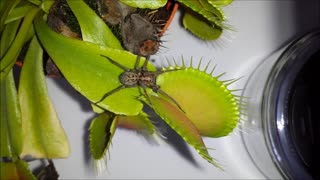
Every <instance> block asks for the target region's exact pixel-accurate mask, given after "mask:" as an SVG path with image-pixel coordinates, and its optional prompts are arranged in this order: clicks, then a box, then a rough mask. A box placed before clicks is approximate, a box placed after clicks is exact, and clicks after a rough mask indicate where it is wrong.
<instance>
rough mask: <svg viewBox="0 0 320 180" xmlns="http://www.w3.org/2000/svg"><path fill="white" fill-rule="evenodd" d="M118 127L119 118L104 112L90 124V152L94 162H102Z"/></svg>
mask: <svg viewBox="0 0 320 180" xmlns="http://www.w3.org/2000/svg"><path fill="white" fill-rule="evenodd" d="M116 127H117V118H115V115H114V114H113V113H110V112H107V111H106V112H104V113H102V114H100V115H99V116H98V117H96V118H94V119H93V120H92V122H91V124H90V129H89V130H90V137H89V139H90V151H91V155H92V157H93V159H94V160H100V159H102V158H103V157H104V155H105V153H106V152H107V150H108V148H109V146H110V144H111V140H112V137H113V135H114V133H115V130H116Z"/></svg>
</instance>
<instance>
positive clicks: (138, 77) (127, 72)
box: [95, 55, 183, 111]
mask: <svg viewBox="0 0 320 180" xmlns="http://www.w3.org/2000/svg"><path fill="white" fill-rule="evenodd" d="M101 56H103V55H101ZM103 57H105V58H107V59H108V60H109V61H110V62H111V63H112V64H114V65H116V66H118V67H119V68H121V69H123V70H124V72H123V73H122V74H121V75H120V77H119V80H120V82H121V85H120V86H118V87H117V88H115V89H113V90H111V91H109V92H108V93H106V94H105V95H104V96H103V97H102V98H101V99H100V100H99V101H98V102H96V103H95V104H97V103H99V102H101V101H103V100H104V99H105V98H107V97H108V96H110V95H111V94H113V93H115V92H117V91H119V90H121V89H124V88H131V87H142V89H143V91H144V95H145V97H146V98H147V100H148V102H149V103H150V104H151V102H150V100H149V96H148V94H147V91H146V88H150V89H152V91H153V92H155V93H160V94H162V95H165V96H166V97H167V98H169V99H170V100H171V101H172V102H173V103H174V104H176V105H177V106H178V107H179V108H180V109H181V110H182V108H181V106H180V105H179V104H178V103H177V102H176V101H175V100H174V99H173V98H172V97H170V96H169V95H168V94H167V93H165V92H164V91H162V90H161V89H160V86H158V85H157V84H156V79H157V76H158V75H159V74H162V73H164V72H169V71H175V70H176V69H172V70H166V71H148V70H147V64H148V62H149V59H146V60H145V62H144V64H143V66H142V67H141V68H140V67H139V63H140V56H138V58H137V61H136V64H135V68H134V69H129V68H127V67H125V66H123V65H121V64H119V63H118V62H116V61H113V60H112V59H110V58H108V57H106V56H103ZM182 111H183V110H182Z"/></svg>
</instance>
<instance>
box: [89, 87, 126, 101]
mask: <svg viewBox="0 0 320 180" xmlns="http://www.w3.org/2000/svg"><path fill="white" fill-rule="evenodd" d="M123 88H126V86H125V85H120V86H118V87H116V88H115V89H113V90H111V91H109V92H108V93H106V94H105V95H103V97H102V98H101V99H100V100H99V101H97V102H95V103H94V104H98V103H100V102H101V101H103V100H104V99H105V98H107V97H108V96H110V95H111V94H113V93H115V92H118V91H120V90H121V89H123Z"/></svg>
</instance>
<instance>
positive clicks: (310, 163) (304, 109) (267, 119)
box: [241, 30, 320, 179]
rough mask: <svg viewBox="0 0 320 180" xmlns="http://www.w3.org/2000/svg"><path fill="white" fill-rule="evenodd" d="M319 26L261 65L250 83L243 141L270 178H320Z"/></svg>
mask: <svg viewBox="0 0 320 180" xmlns="http://www.w3.org/2000/svg"><path fill="white" fill-rule="evenodd" d="M319 72H320V30H315V31H313V32H310V33H307V34H306V35H304V36H302V37H300V38H298V39H297V40H295V41H293V42H291V43H290V44H289V45H286V46H285V47H283V48H281V49H280V50H278V51H277V52H275V53H273V54H272V55H271V56H270V57H268V58H267V59H265V60H264V61H263V62H262V63H260V64H259V65H258V67H257V68H256V69H255V71H254V72H253V73H252V75H251V76H250V78H249V80H248V82H247V83H246V85H245V89H244V91H243V94H242V96H243V97H242V101H243V102H245V104H246V107H245V110H244V111H245V113H244V114H246V115H245V116H244V117H243V119H246V120H245V121H244V122H243V124H242V128H243V133H242V135H241V136H242V140H243V142H244V144H245V147H246V150H247V152H248V154H249V156H250V158H251V160H252V161H253V162H254V164H255V165H256V167H257V168H258V169H259V171H260V172H261V173H262V174H263V175H264V176H265V177H266V178H268V179H279V178H284V179H320V169H319V164H318V163H320V158H319V157H320V156H319V154H320V149H319V145H320V116H318V114H317V111H320V105H319V103H320V91H319V90H318V88H317V87H316V85H317V84H319V82H320V80H319V78H320V75H319V74H320V73H319Z"/></svg>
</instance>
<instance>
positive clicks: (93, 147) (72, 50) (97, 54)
mask: <svg viewBox="0 0 320 180" xmlns="http://www.w3.org/2000/svg"><path fill="white" fill-rule="evenodd" d="M66 2H67V3H68V5H69V6H70V9H71V11H72V12H73V14H74V16H75V17H76V20H77V23H78V24H79V30H80V36H79V35H77V34H74V33H71V35H70V33H65V32H66V31H59V30H60V28H61V27H63V25H61V26H59V29H58V30H57V29H55V31H54V30H53V29H52V22H53V24H55V23H58V24H59V23H61V22H59V20H53V21H52V19H51V20H50V16H47V15H46V13H45V12H49V8H48V9H45V11H43V12H42V11H41V8H46V7H51V6H49V5H48V4H45V3H44V4H41V5H42V6H39V7H37V6H35V7H33V5H32V6H31V7H29V6H28V8H29V9H31V10H30V12H29V14H28V13H27V15H26V17H25V19H26V20H28V22H26V23H29V24H27V25H29V26H27V25H26V26H27V27H25V26H22V27H23V28H28V27H29V28H30V27H31V25H33V28H34V31H30V33H25V34H24V35H25V36H26V37H27V35H28V37H29V40H31V39H32V40H31V41H26V42H29V46H28V47H27V48H26V49H27V50H26V55H25V62H24V65H23V66H22V73H21V77H20V85H19V90H18V94H16V96H14V97H15V98H14V99H15V101H14V102H16V103H17V104H19V103H20V106H21V107H23V108H19V107H18V106H16V107H15V108H16V109H18V110H19V111H16V112H18V114H19V115H17V118H16V119H19V118H20V119H22V120H21V125H19V126H18V127H16V128H15V129H18V130H21V132H22V133H24V136H22V133H16V134H15V137H16V139H15V140H14V141H17V142H19V143H18V144H20V145H19V146H15V145H13V144H11V145H10V144H9V145H8V146H10V149H11V150H10V151H13V152H14V153H4V154H3V153H2V154H1V157H3V156H6V157H7V156H8V157H10V159H11V160H10V163H13V164H14V165H15V166H16V168H21V167H22V168H23V169H25V168H26V167H25V165H23V166H19V165H18V164H19V163H20V161H21V160H20V158H23V157H26V156H32V157H33V158H47V159H54V158H65V157H67V156H68V155H69V153H70V151H69V144H68V140H67V137H66V136H65V133H64V132H63V128H62V127H61V125H60V123H59V121H58V119H57V116H56V114H55V113H54V110H53V106H52V103H51V102H50V99H49V98H48V95H47V93H43V92H46V88H45V81H44V75H43V73H42V67H43V65H42V63H43V62H42V60H43V57H45V56H43V55H44V54H47V55H48V56H49V57H50V59H52V61H53V62H54V64H55V65H56V66H57V67H58V69H59V71H60V72H61V74H62V75H63V77H64V78H65V79H66V80H67V81H68V82H69V83H70V84H71V85H72V86H73V87H74V88H75V89H76V90H77V91H78V92H79V93H81V94H82V95H83V96H84V97H86V98H87V99H88V100H89V101H90V102H91V103H92V107H93V110H94V111H95V112H96V113H97V116H96V118H94V119H93V120H92V122H91V125H90V129H89V131H90V137H89V139H90V152H91V155H92V158H93V159H94V160H96V161H97V162H100V163H101V162H104V160H105V159H104V157H105V154H106V152H107V150H108V148H109V145H110V143H111V140H112V137H113V135H114V134H115V131H116V129H117V127H127V128H130V129H134V130H137V131H141V132H143V133H145V134H147V135H150V136H156V135H157V132H158V130H157V127H155V126H154V124H153V123H152V119H151V120H150V119H149V116H148V112H144V107H145V106H148V107H150V108H151V109H152V110H153V111H154V112H155V113H156V114H157V115H158V116H159V117H161V119H163V121H164V122H166V123H167V124H168V125H169V126H170V127H171V128H172V129H173V130H174V131H176V132H177V134H178V135H180V136H181V137H182V139H183V140H185V141H186V142H187V143H188V144H189V145H190V146H192V147H193V148H194V149H195V150H196V151H197V152H198V153H199V154H200V155H201V156H202V157H203V158H204V159H205V160H207V161H208V162H210V163H211V164H213V165H215V166H216V167H218V168H222V167H220V166H219V164H218V163H217V162H216V160H215V159H214V158H212V157H211V156H210V155H209V153H208V148H207V147H206V146H205V144H204V142H203V140H202V136H205V137H213V138H217V137H222V136H226V135H228V134H229V133H231V132H232V131H233V129H234V128H235V127H236V126H237V124H238V120H239V114H240V104H239V101H238V98H239V97H238V96H236V95H235V94H233V93H234V91H233V90H230V89H229V88H228V86H229V85H230V84H232V82H234V80H227V81H222V80H220V79H219V78H220V77H221V76H219V75H218V76H214V75H213V74H214V68H213V69H209V64H208V65H206V66H205V68H204V69H200V66H201V64H200V63H199V66H196V67H193V66H192V63H190V64H185V61H184V60H183V59H181V61H180V62H181V63H180V65H178V63H175V62H173V63H171V64H169V65H168V67H163V68H162V69H160V70H159V69H156V68H155V67H154V66H153V65H152V64H151V63H149V62H148V61H147V60H148V58H147V60H146V58H144V57H141V56H140V55H145V54H139V52H149V50H150V49H149V48H146V47H149V46H148V45H149V44H148V43H149V42H150V41H149V40H150V39H149V40H147V41H142V42H143V43H142V44H141V43H136V44H138V48H136V45H134V44H133V45H132V44H127V48H128V49H129V50H130V48H131V47H132V49H133V51H135V50H137V52H134V53H136V54H139V56H136V55H134V54H132V53H131V52H128V51H126V50H123V48H122V45H123V42H122V43H121V42H120V41H119V40H118V39H119V37H117V36H115V33H114V32H112V30H111V29H110V28H109V27H108V26H107V25H106V23H105V22H104V21H103V20H102V19H101V18H100V17H99V16H98V15H97V14H96V13H95V12H94V11H93V10H92V9H90V8H89V7H88V5H87V4H86V3H84V2H83V1H80V0H79V1H72V0H67V1H66ZM46 5H47V6H46ZM50 5H51V4H50ZM21 6H23V5H21ZM13 7H14V6H13ZM28 8H27V9H28ZM49 15H50V14H49ZM133 17H134V18H132V19H138V21H140V20H139V19H141V18H140V17H138V18H137V16H133ZM51 18H52V17H51ZM49 20H50V22H49ZM127 20H128V19H127ZM120 21H125V19H121V18H120ZM142 21H143V20H142ZM13 22H14V21H13ZM90 22H94V23H91V24H90ZM9 23H11V21H8V24H9ZM50 23H51V24H50ZM48 24H49V25H50V27H49V25H48ZM145 25H146V26H149V24H148V23H147V22H146V23H145ZM12 26H14V24H13V25H12ZM18 27H19V26H16V31H18V30H19V29H18ZM157 27H159V26H158V25H157ZM161 27H162V26H161ZM5 28H8V29H9V28H12V27H9V26H6V27H5ZM65 28H66V27H65ZM66 29H68V28H66ZM154 30H155V33H154V32H153V33H151V34H150V36H148V37H151V40H152V42H158V41H159V39H158V38H159V37H158V35H160V34H161V31H160V33H159V31H158V29H157V28H154ZM57 31H58V32H60V34H59V33H57ZM6 33H7V31H3V34H2V36H1V38H3V37H4V35H5V34H6ZM61 34H63V35H61ZM73 35H74V36H73ZM120 35H121V34H120ZM67 36H69V37H67ZM70 36H72V37H70ZM80 37H81V38H80ZM140 38H141V37H140ZM120 39H121V38H120ZM2 42H3V41H2ZM26 42H25V43H26ZM145 42H146V43H147V44H145ZM151 44H152V43H151ZM15 47H16V46H15ZM21 47H22V45H21ZM153 47H154V46H153ZM155 47H156V48H155V50H157V48H158V44H156V46H155ZM8 48H9V46H8ZM10 48H11V47H10ZM10 48H9V50H8V51H7V52H8V53H11V52H13V51H14V50H10ZM13 48H14V47H13ZM153 50H154V49H153V48H151V54H153V53H154V51H153ZM16 53H19V51H17V52H16ZM146 55H147V56H149V55H150V54H146ZM1 56H2V57H3V59H2V61H1V63H2V64H1V65H3V66H1V68H2V69H1V78H2V79H5V80H4V81H2V84H1V87H2V88H7V89H8V88H9V89H10V88H11V90H12V91H15V90H14V89H15V87H14V86H13V85H12V83H3V82H12V76H11V75H10V74H11V73H12V72H11V68H12V66H13V64H14V62H15V60H16V59H14V58H13V59H12V62H13V63H12V62H11V61H7V59H9V58H7V56H6V55H1ZM10 57H12V55H11V56H10ZM30 59H31V60H30ZM32 59H33V60H34V61H32ZM7 62H8V63H7ZM41 73H42V74H41ZM35 82H37V83H36V86H34V84H35ZM39 82H40V83H39ZM8 84H10V85H8ZM30 87H33V88H34V89H35V90H39V93H40V92H41V93H42V94H43V96H34V95H33V92H30V91H29V90H28V88H30ZM2 92H4V91H2ZM5 92H9V91H7V90H6V91H5ZM13 94H14V93H13ZM1 97H3V96H2V95H1ZM6 97H7V96H6ZM7 100H8V101H9V100H10V99H7ZM40 102H41V103H40ZM39 104H44V105H45V106H44V107H40V109H43V111H42V113H39V107H38V106H39ZM1 107H3V106H1ZM48 109H49V110H48ZM2 110H3V109H1V111H2ZM37 113H38V114H37ZM35 114H37V115H35ZM40 116H41V117H40ZM39 119H41V123H40V121H39ZM45 122H50V123H51V124H50V123H45ZM35 124H40V126H37V127H35V126H34V125H35ZM15 132H19V131H17V130H16V131H15ZM28 132H29V133H28ZM30 132H36V133H30ZM8 133H10V131H8ZM25 133H27V134H25ZM56 133H59V135H58V136H57V134H56ZM35 134H36V135H35ZM11 137H12V136H11ZM41 138H46V141H45V142H46V143H45V144H43V141H40V140H39V139H41ZM56 139H59V142H58V143H59V147H57V146H56V143H57V142H56ZM1 152H4V151H1ZM3 164H5V163H3V162H1V166H3V167H5V166H6V168H8V167H9V166H7V164H5V165H3ZM98 164H99V163H98ZM10 167H11V166H10ZM99 167H100V166H99ZM9 169H10V168H9Z"/></svg>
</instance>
